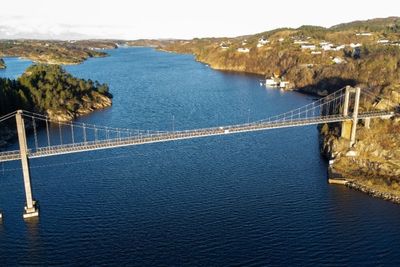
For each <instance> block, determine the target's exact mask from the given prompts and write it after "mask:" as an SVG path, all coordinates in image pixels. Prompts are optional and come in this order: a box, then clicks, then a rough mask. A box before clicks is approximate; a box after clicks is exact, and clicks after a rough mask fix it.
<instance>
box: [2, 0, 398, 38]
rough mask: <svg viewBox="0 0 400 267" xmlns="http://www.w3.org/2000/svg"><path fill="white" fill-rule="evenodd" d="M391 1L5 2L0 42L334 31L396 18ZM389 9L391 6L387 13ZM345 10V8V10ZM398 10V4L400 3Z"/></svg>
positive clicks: (220, 36) (151, 0) (39, 0)
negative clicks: (303, 28)
mask: <svg viewBox="0 0 400 267" xmlns="http://www.w3.org/2000/svg"><path fill="white" fill-rule="evenodd" d="M396 5H399V4H396V3H395V2H393V1H389V0H381V1H379V3H363V4H362V5H360V4H359V3H355V2H349V1H346V0H337V1H336V2H335V3H334V4H331V5H329V6H327V5H325V4H324V5H321V3H320V1H317V0H304V1H302V2H301V3H299V2H293V1H289V0H281V1H279V3H278V2H271V3H267V2H266V1H263V0H249V1H247V2H245V3H244V2H239V1H228V0H220V1H212V0H203V1H201V2H199V1H185V2H181V1H179V0H170V1H168V2H165V1H160V0H147V1H146V2H139V3H130V2H123V1H118V0H116V1H114V2H113V5H110V3H109V2H108V1H105V0H98V1H94V0H88V1H79V0H70V1H68V2H66V3H65V5H62V9H60V5H56V4H55V3H54V1H51V0H38V1H29V0H14V1H7V2H5V3H3V4H2V7H3V10H5V11H3V14H2V16H1V17H0V39H3V40H4V39H31V40H88V39H97V40H98V39H106V40H139V39H188V40H190V39H193V38H212V37H214V38H222V37H237V36H243V35H251V34H256V33H260V32H265V31H270V30H273V29H277V28H298V27H301V26H303V25H313V26H321V27H325V28H329V27H332V26H334V25H337V24H341V23H348V22H352V21H357V20H369V19H375V18H387V17H395V16H396V15H395V14H393V11H392V10H398V9H396V7H395V6H396ZM387 6H390V7H391V8H390V9H388V8H387ZM344 7H345V8H344ZM399 7H400V5H399Z"/></svg>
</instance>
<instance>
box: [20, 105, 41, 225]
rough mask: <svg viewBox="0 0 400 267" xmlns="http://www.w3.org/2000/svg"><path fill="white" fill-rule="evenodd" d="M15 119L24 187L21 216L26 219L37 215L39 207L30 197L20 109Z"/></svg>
mask: <svg viewBox="0 0 400 267" xmlns="http://www.w3.org/2000/svg"><path fill="white" fill-rule="evenodd" d="M15 119H16V123H17V133H18V142H19V150H20V157H21V165H22V175H23V178H24V188H25V198H26V205H25V212H24V214H23V217H24V218H25V219H26V218H31V217H37V216H39V209H38V208H37V203H36V201H34V200H33V197H32V186H31V174H30V169H29V158H28V147H27V143H26V132H25V123H24V119H23V118H22V111H21V110H18V111H17V113H16V115H15Z"/></svg>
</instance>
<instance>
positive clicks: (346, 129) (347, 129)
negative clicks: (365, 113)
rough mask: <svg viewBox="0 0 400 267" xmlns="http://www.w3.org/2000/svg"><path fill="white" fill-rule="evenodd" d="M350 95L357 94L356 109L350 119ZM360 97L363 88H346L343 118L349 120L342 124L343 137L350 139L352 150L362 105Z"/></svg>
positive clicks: (354, 108)
mask: <svg viewBox="0 0 400 267" xmlns="http://www.w3.org/2000/svg"><path fill="white" fill-rule="evenodd" d="M350 93H354V94H355V100H354V107H353V113H352V117H351V118H350V117H349V102H350ZM360 95H361V88H359V87H357V88H352V87H351V86H346V90H345V98H344V105H343V117H345V118H346V117H348V119H347V120H344V121H343V122H342V130H341V137H343V138H346V139H350V148H351V147H353V145H354V144H355V143H356V130H357V123H358V109H359V105H360Z"/></svg>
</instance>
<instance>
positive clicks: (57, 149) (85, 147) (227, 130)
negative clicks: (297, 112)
mask: <svg viewBox="0 0 400 267" xmlns="http://www.w3.org/2000/svg"><path fill="white" fill-rule="evenodd" d="M393 115H394V113H393V112H387V111H382V112H367V113H363V114H359V115H358V118H359V119H364V118H379V117H388V116H389V117H391V116H393ZM351 119H352V118H351V117H350V116H347V117H344V116H342V115H331V116H324V117H316V118H307V119H294V120H290V121H285V120H282V121H271V122H262V123H249V124H239V125H233V126H225V127H213V128H204V129H196V130H187V131H176V132H169V133H160V134H152V135H144V136H134V137H125V138H117V139H108V140H101V141H90V142H86V143H73V144H65V145H54V146H49V147H41V148H38V149H35V150H32V149H31V150H29V152H28V153H29V158H39V157H47V156H54V155H60V154H68V153H76V152H83V151H90V150H99V149H107V148H114V147H124V146H134V145H141V144H149V143H157V142H167V141H173V140H182V139H192V138H200V137H206V136H215V135H225V134H235V133H243V132H254V131H263V130H269V129H278V128H287V127H298V126H306V125H316V124H323V123H333V122H340V121H345V120H351ZM18 159H20V155H19V151H18V150H17V151H6V152H0V162H5V161H13V160H18Z"/></svg>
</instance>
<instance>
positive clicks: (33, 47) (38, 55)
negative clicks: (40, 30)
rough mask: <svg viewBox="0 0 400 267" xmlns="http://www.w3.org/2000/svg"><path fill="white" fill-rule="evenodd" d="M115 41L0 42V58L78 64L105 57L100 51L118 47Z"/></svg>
mask: <svg viewBox="0 0 400 267" xmlns="http://www.w3.org/2000/svg"><path fill="white" fill-rule="evenodd" d="M118 42H119V41H116V40H79V41H76V40H69V41H59V40H0V57H21V58H26V59H30V60H32V61H34V62H36V63H46V64H64V65H71V64H79V63H82V62H83V61H84V60H86V59H88V58H90V57H105V56H107V53H105V52H103V51H100V50H104V49H114V48H117V47H118Z"/></svg>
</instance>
